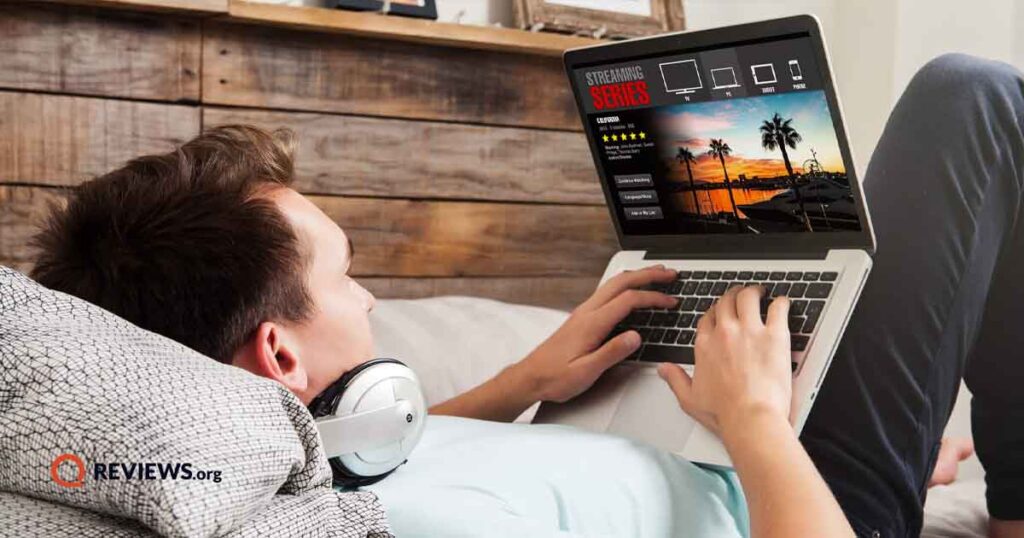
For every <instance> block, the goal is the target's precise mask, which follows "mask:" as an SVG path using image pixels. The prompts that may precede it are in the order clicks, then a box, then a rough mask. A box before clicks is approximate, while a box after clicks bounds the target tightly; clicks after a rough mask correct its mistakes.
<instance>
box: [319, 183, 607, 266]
mask: <svg viewBox="0 0 1024 538" xmlns="http://www.w3.org/2000/svg"><path fill="white" fill-rule="evenodd" d="M311 199H312V200H313V202H314V203H316V204H317V205H318V206H320V208H321V209H322V210H323V211H324V212H325V213H327V215H328V216H330V217H331V218H332V219H334V220H335V222H337V223H339V224H340V225H341V226H342V228H343V229H344V230H345V231H346V233H347V234H348V235H349V237H350V238H351V239H352V241H353V243H355V247H356V256H355V260H354V263H353V274H355V275H357V276H444V277H454V276H578V275H585V276H600V275H601V273H602V271H603V270H604V267H605V265H607V263H608V260H609V259H610V258H611V256H612V254H613V253H614V252H615V236H614V230H613V228H612V224H611V221H610V220H609V217H608V212H607V210H606V209H605V208H603V207H591V206H562V205H540V204H499V203H483V202H447V201H422V200H396V199H382V198H349V197H337V196H313V197H311Z"/></svg>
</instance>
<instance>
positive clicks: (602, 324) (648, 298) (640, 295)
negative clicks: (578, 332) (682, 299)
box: [593, 290, 679, 331]
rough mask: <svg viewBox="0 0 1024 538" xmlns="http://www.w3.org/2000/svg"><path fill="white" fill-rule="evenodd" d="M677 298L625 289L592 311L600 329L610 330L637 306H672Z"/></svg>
mask: <svg viewBox="0 0 1024 538" xmlns="http://www.w3.org/2000/svg"><path fill="white" fill-rule="evenodd" d="M678 303H679V299H677V298H675V297H673V296H671V295H665V294H664V293H661V292H660V291H641V290H626V291H624V292H622V293H620V294H619V296H618V297H616V298H614V299H612V300H611V301H609V302H608V304H606V305H604V306H602V307H600V308H598V309H597V311H595V312H594V313H593V315H594V316H595V318H594V319H595V320H596V322H597V323H598V327H599V328H600V330H601V331H610V330H611V329H612V327H614V326H615V324H616V323H618V322H620V321H622V319H623V318H625V317H626V316H628V315H629V313H630V312H632V311H633V310H636V309H638V308H672V307H674V306H676V305H677V304H678Z"/></svg>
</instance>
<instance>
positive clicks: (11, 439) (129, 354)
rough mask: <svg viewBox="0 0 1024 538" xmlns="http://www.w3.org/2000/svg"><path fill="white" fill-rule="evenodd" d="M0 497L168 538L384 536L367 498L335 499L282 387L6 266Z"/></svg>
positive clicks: (0, 278)
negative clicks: (54, 506)
mask: <svg viewBox="0 0 1024 538" xmlns="http://www.w3.org/2000/svg"><path fill="white" fill-rule="evenodd" d="M0 491H9V492H13V493H18V494H20V495H22V496H27V497H35V498H37V499H42V500H46V501H51V502H53V503H60V504H64V505H70V506H73V507H78V508H81V509H85V510H89V511H93V512H98V513H101V514H109V515H111V516H116V517H118V518H127V519H130V520H135V521H138V522H141V523H142V524H143V525H145V526H146V527H148V528H149V529H152V530H153V531H155V532H157V533H159V534H161V535H168V536H211V535H224V534H243V535H244V534H249V533H263V534H269V535H296V534H304V535H305V534H308V535H335V536H389V535H390V531H389V529H388V526H387V522H386V519H385V517H384V513H383V510H382V508H381V506H380V504H379V502H378V500H377V498H376V497H375V496H374V495H373V494H371V493H365V492H360V493H347V494H342V493H338V492H335V491H333V490H332V489H331V471H330V467H329V466H328V464H327V459H326V457H325V456H324V452H323V447H322V446H321V444H320V438H319V436H318V435H317V432H316V427H315V425H314V423H313V420H312V417H311V416H310V414H309V412H308V411H307V410H306V408H305V407H304V406H303V405H302V403H301V402H299V400H298V399H297V398H296V397H295V396H294V395H293V394H291V393H290V392H289V391H288V390H286V389H285V388H284V387H282V386H281V385H279V384H278V383H275V382H273V381H271V380H268V379H263V378H260V377H257V376H254V375H252V374H249V373H248V372H246V371H244V370H241V369H238V368H234V367H231V366H227V365H224V364H220V363H218V362H216V361H213V360H211V359H209V358H207V357H204V356H202V355H200V354H199V353H196V352H195V351H192V350H190V349H188V348H186V347H185V346H182V345H180V344H177V343H175V342H173V341H171V340H169V339H166V338H164V337H162V336H159V335H156V334H153V333H150V332H147V331H144V330H142V329H140V328H138V327H135V326H134V325H132V324H130V323H128V322H126V321H124V320H122V319H120V318H118V317H117V316H115V315H113V314H111V313H109V312H106V311H105V310H103V309H101V308H99V307H96V306H93V305H91V304H89V303H86V302H85V301H81V300H79V299H76V298H74V297H71V296H68V295H65V294H62V293H58V292H54V291H51V290H48V289H46V288H44V287H42V286H39V285H38V284H36V283H34V282H32V281H31V280H29V279H28V278H26V277H24V276H22V275H20V274H18V273H17V272H15V271H13V270H11V269H8V268H5V267H0ZM7 498H8V499H10V498H13V497H10V496H7ZM20 502H21V503H22V504H24V501H20ZM0 513H4V514H7V513H10V512H9V511H8V510H6V509H5V508H4V507H3V506H0ZM3 519H4V518H2V517H0V525H3V524H4V521H3ZM3 528H8V529H9V527H3ZM100 534H102V533H97V535H100Z"/></svg>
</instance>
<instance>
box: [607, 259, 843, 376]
mask: <svg viewBox="0 0 1024 538" xmlns="http://www.w3.org/2000/svg"><path fill="white" fill-rule="evenodd" d="M838 278H839V273H838V272H835V271H825V272H819V271H679V272H678V277H677V279H676V280H675V281H673V282H670V283H660V284H656V285H652V286H651V287H650V288H651V289H654V290H658V291H662V292H664V293H668V294H670V295H674V296H677V297H679V303H678V304H677V305H676V306H675V307H674V308H669V309H645V310H636V311H634V312H632V313H630V314H629V315H628V316H626V318H625V319H624V320H622V322H621V323H619V324H618V325H616V327H615V329H614V330H613V331H612V334H611V336H615V335H616V334H619V333H621V332H623V331H627V330H630V329H635V330H637V331H638V332H639V333H640V337H641V340H642V341H643V345H642V347H641V349H640V350H639V352H638V353H634V356H633V357H631V359H634V358H635V359H636V360H640V361H645V362H674V363H677V364H693V358H694V355H693V343H694V340H695V337H696V327H697V324H698V322H700V318H701V316H702V315H703V313H704V312H705V311H707V309H708V308H711V305H713V304H714V302H715V300H716V299H717V298H718V297H721V296H722V294H724V293H725V292H726V290H728V289H729V288H731V287H733V286H743V285H760V286H762V287H763V288H764V289H765V298H763V299H762V301H761V318H762V319H765V317H766V315H767V312H768V305H769V304H770V303H771V298H774V297H780V296H788V297H790V299H792V301H791V302H790V309H789V320H788V323H789V330H790V333H791V337H790V341H791V346H790V348H791V349H792V351H794V352H803V351H806V349H807V346H808V345H809V343H810V340H811V336H812V335H813V334H814V330H815V329H816V328H817V325H818V320H819V319H820V318H821V315H822V312H824V309H825V304H826V302H827V300H828V298H829V296H830V295H831V293H832V288H833V282H835V281H836V280H838ZM797 366H798V364H797V363H796V362H794V363H793V369H794V371H795V370H796V368H797Z"/></svg>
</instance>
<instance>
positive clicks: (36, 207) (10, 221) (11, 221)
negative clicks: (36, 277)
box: [0, 186, 63, 274]
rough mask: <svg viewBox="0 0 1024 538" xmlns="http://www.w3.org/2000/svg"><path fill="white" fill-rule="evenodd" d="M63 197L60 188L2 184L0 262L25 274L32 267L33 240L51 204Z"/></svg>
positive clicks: (0, 188) (33, 255) (0, 194)
mask: <svg viewBox="0 0 1024 538" xmlns="http://www.w3.org/2000/svg"><path fill="white" fill-rule="evenodd" d="M62 200H63V196H62V195H61V192H60V189H45V188H37V187H9V186H0V265H6V266H8V267H12V268H14V269H16V270H18V271H21V272H22V273H26V274H27V273H28V272H29V271H30V270H31V269H32V265H33V263H34V260H35V251H34V250H33V249H32V247H31V246H30V240H31V238H32V237H33V236H34V235H35V234H36V232H37V231H38V229H39V225H40V224H41V223H42V222H43V220H44V219H45V218H46V215H48V214H49V209H50V206H51V204H59V203H61V202H62Z"/></svg>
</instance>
